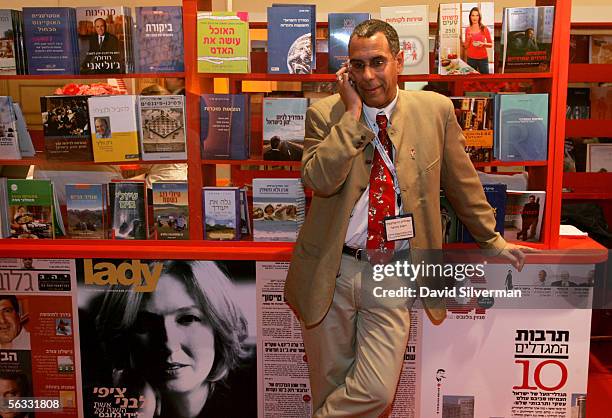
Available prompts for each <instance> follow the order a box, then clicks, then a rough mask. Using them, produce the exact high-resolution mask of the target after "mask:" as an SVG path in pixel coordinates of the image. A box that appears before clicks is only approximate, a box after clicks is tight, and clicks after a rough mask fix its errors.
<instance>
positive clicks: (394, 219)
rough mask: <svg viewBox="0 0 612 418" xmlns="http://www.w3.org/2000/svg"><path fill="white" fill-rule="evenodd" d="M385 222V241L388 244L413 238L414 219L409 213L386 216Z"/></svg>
mask: <svg viewBox="0 0 612 418" xmlns="http://www.w3.org/2000/svg"><path fill="white" fill-rule="evenodd" d="M384 222H385V239H386V240H387V241H388V242H391V241H398V240H403V239H410V238H414V219H413V217H412V214H411V213H404V214H401V215H397V216H387V217H386V218H385V219H384Z"/></svg>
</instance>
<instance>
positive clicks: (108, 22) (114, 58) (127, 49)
mask: <svg viewBox="0 0 612 418" xmlns="http://www.w3.org/2000/svg"><path fill="white" fill-rule="evenodd" d="M130 13H131V11H130V8H129V7H127V8H126V7H110V6H109V7H77V9H76V17H77V32H78V37H79V55H80V66H81V74H121V73H126V72H131V71H128V70H132V69H133V62H134V60H133V56H132V53H131V52H132V49H131V43H132V41H131V36H132V17H131V15H130Z"/></svg>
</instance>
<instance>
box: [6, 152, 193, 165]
mask: <svg viewBox="0 0 612 418" xmlns="http://www.w3.org/2000/svg"><path fill="white" fill-rule="evenodd" d="M186 162H187V160H155V161H144V160H133V161H114V162H105V163H99V162H95V161H61V160H47V158H46V157H45V154H44V153H43V152H38V153H36V156H35V157H25V158H23V159H21V160H2V159H0V165H36V166H40V167H44V166H50V165H54V166H59V165H62V166H68V167H70V166H80V165H132V164H176V163H186Z"/></svg>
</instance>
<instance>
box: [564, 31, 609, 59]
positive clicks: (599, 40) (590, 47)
mask: <svg viewBox="0 0 612 418" xmlns="http://www.w3.org/2000/svg"><path fill="white" fill-rule="evenodd" d="M570 63H573V64H612V35H577V34H572V35H570Z"/></svg>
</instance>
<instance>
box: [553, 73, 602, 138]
mask: <svg viewBox="0 0 612 418" xmlns="http://www.w3.org/2000/svg"><path fill="white" fill-rule="evenodd" d="M611 71H612V70H611ZM565 136H566V137H568V138H569V137H590V136H600V137H612V120H603V119H568V120H567V121H566V122H565Z"/></svg>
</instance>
